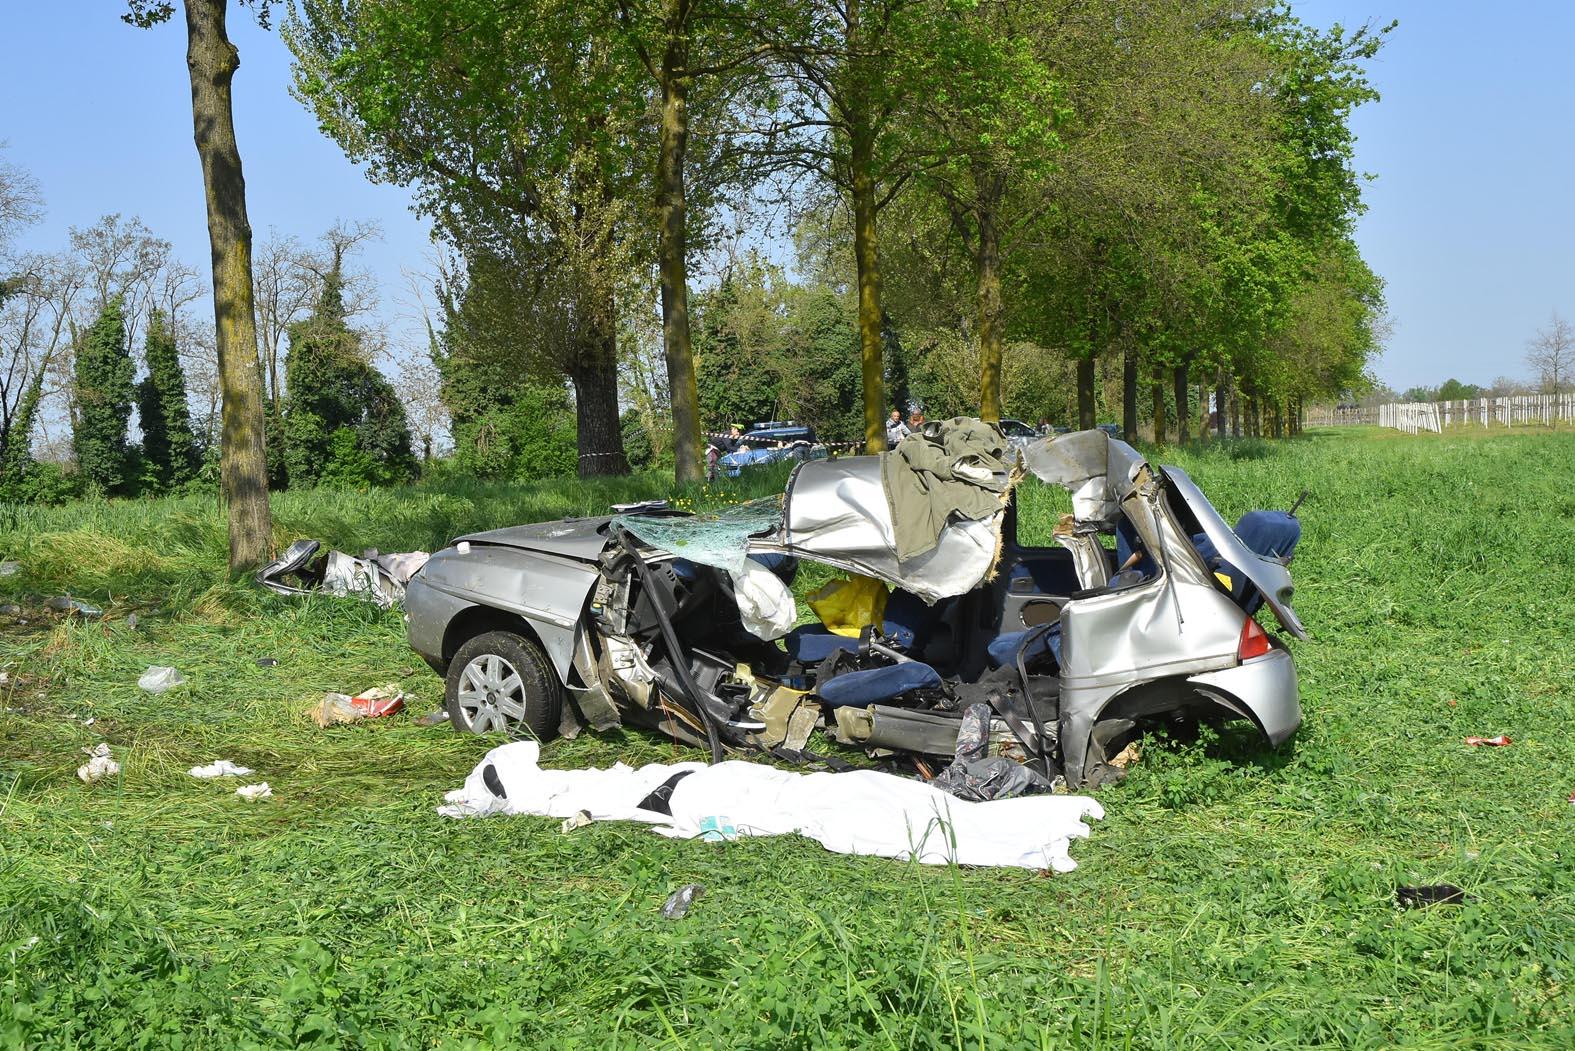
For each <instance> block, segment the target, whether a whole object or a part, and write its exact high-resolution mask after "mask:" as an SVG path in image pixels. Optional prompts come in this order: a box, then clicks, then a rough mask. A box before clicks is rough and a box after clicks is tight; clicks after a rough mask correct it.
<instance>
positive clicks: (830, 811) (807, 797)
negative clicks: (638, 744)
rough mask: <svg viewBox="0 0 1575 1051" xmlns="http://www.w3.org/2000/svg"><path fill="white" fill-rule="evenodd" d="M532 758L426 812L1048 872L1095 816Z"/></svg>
mask: <svg viewBox="0 0 1575 1051" xmlns="http://www.w3.org/2000/svg"><path fill="white" fill-rule="evenodd" d="M539 757H540V748H539V746H538V745H537V744H536V742H534V741H518V742H515V743H512V744H506V745H502V746H500V747H498V748H494V749H493V750H492V751H490V752H488V753H487V755H486V757H485V758H483V759H482V761H481V762H480V763H479V764H478V765H477V766H476V769H475V770H474V771H472V772H471V774H470V776H469V777H468V778H466V780H465V787H463V788H461V789H458V790H456V791H453V792H450V793H449V794H448V796H447V797H446V800H447V805H446V806H443V807H440V808H438V813H440V814H443V815H445V816H447V817H473V816H478V815H481V814H492V813H501V814H538V815H543V816H548V817H567V816H569V815H571V814H573V813H575V812H576V811H579V810H588V811H590V813H591V816H592V817H594V818H596V819H598V820H629V821H645V822H649V823H651V824H654V825H657V826H659V827H657V828H656V829H655V831H656V832H658V833H660V834H662V835H664V836H671V837H675V838H679V839H691V838H694V837H697V836H700V835H701V834H702V832H703V831H704V830H703V829H702V828H701V825H702V822H704V821H706V819H707V818H711V819H716V818H726V819H727V823H729V824H732V825H733V826H735V827H736V828H737V829H738V832H739V834H740V835H749V836H777V835H785V834H787V833H790V832H797V833H799V834H800V835H803V836H806V837H808V838H810V839H813V840H815V841H816V842H818V843H820V844H821V845H822V846H824V847H825V848H826V849H828V850H832V851H835V852H837V853H839V854H858V855H866V854H867V855H876V856H879V857H887V858H896V859H899V860H906V859H908V858H916V859H917V860H919V861H921V862H923V863H924V864H930V865H944V864H948V863H950V862H956V863H957V864H959V865H979V866H992V867H1008V868H1027V869H1042V868H1049V869H1054V870H1055V871H1057V872H1069V871H1071V870H1072V869H1074V868H1076V867H1077V862H1075V861H1073V860H1072V857H1071V853H1070V850H1069V847H1070V845H1071V841H1072V840H1073V839H1081V838H1085V837H1087V836H1088V835H1089V827H1088V825H1087V823H1086V821H1085V819H1087V818H1095V819H1097V818H1102V817H1104V810H1103V808H1101V807H1100V805H1099V803H1098V802H1096V801H1095V800H1093V799H1089V798H1087V797H1084V796H1070V795H1065V796H1057V795H1045V796H1024V797H1021V798H1018V799H1002V800H995V801H992V802H988V803H968V802H964V801H962V800H960V799H955V798H953V797H951V796H949V795H947V794H946V793H944V792H942V791H940V790H939V789H936V788H932V787H930V786H929V785H927V784H924V783H923V782H921V781H912V780H909V779H907V778H902V777H897V776H894V775H892V774H884V773H880V772H878V771H874V770H857V771H850V772H847V773H808V774H806V773H797V772H795V771H790V770H778V769H776V768H774V767H769V766H764V765H761V764H759V763H748V762H736V761H735V762H726V763H718V764H717V765H715V766H705V765H703V764H700V763H679V764H676V765H672V766H663V765H655V764H653V765H651V766H643V767H640V768H639V769H633V768H631V767H628V766H625V765H623V764H622V763H619V764H618V765H617V766H614V767H612V768H611V769H610V770H543V769H542V768H541V767H540V766H539V765H538V759H539ZM488 767H491V768H492V769H493V772H494V773H495V775H496V781H497V783H498V784H500V785H501V787H502V788H503V791H504V796H503V797H502V798H500V797H498V796H497V795H496V794H494V793H493V792H492V791H491V790H490V789H489V788H488V787H487V785H486V780H485V773H486V770H487V768H488ZM684 770H688V771H691V773H689V775H688V776H687V777H684V778H683V779H682V780H680V781H679V782H678V783H677V785H676V786H674V788H673V790H672V794H671V797H670V799H669V805H670V807H671V810H672V813H671V814H670V815H667V814H658V813H654V812H652V811H648V810H641V809H639V807H638V805H637V804H638V803H640V802H641V801H642V800H643V799H644V798H645V796H646V795H647V794H649V793H650V792H651V791H652V790H654V789H655V788H657V787H659V786H660V785H662V784H663V783H664V782H665V781H667V780H668V779H669V778H671V777H672V776H673V775H674V774H676V773H679V772H680V771H684ZM713 823H715V822H713Z"/></svg>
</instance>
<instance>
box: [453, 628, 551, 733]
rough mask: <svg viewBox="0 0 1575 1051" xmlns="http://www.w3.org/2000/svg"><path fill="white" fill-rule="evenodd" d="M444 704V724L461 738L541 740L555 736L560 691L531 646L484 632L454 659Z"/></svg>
mask: <svg viewBox="0 0 1575 1051" xmlns="http://www.w3.org/2000/svg"><path fill="white" fill-rule="evenodd" d="M445 701H446V703H447V707H448V719H449V723H450V725H452V726H453V727H454V729H456V730H458V731H460V732H461V733H474V734H488V733H502V734H506V735H507V736H508V737H510V738H535V739H536V740H539V741H546V740H549V739H551V738H552V737H555V736H556V735H557V732H558V721H559V719H560V717H561V716H562V714H563V687H562V684H561V683H559V682H558V676H557V672H556V671H555V670H554V669H553V667H552V664H551V662H550V661H548V660H547V655H546V654H545V653H544V652H542V649H541V647H540V646H538V645H537V644H536V643H535V642H533V641H532V640H530V639H527V638H524V637H523V636H520V635H516V634H514V633H513V632H511V631H489V632H486V633H484V634H481V635H477V636H476V637H475V638H473V639H471V640H470V641H468V642H466V643H465V644H464V645H463V646H461V647H460V648H459V652H458V653H456V654H454V659H453V660H452V661H451V662H450V663H449V668H448V681H447V689H446V691H445Z"/></svg>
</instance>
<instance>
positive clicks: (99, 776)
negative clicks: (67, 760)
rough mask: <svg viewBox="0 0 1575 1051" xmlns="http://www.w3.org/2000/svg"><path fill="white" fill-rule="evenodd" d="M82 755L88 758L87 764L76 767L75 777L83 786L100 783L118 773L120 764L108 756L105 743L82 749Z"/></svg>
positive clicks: (101, 742)
mask: <svg viewBox="0 0 1575 1051" xmlns="http://www.w3.org/2000/svg"><path fill="white" fill-rule="evenodd" d="M82 754H83V755H86V756H87V757H88V761H87V762H85V763H83V764H82V765H81V766H79V767H77V776H78V777H80V778H81V779H82V782H83V784H89V785H91V784H93V783H94V782H95V781H102V780H103V779H104V778H106V777H114V776H115V775H116V774H118V773H120V764H119V763H117V762H115V760H114V759H113V758H112V757H111V756H110V754H109V745H108V744H107V743H106V742H104V741H100V742H99V743H98V744H96V745H94V746H93V747H92V748H84V749H82Z"/></svg>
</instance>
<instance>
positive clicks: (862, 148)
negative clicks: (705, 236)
mask: <svg viewBox="0 0 1575 1051" xmlns="http://www.w3.org/2000/svg"><path fill="white" fill-rule="evenodd" d="M848 9H849V10H850V11H851V12H854V18H855V20H856V19H857V11H858V5H857V4H855V3H850V4H849V5H848ZM852 125H853V127H852V130H851V131H852V133H851V135H850V142H849V144H848V145H849V158H850V160H851V161H852V176H853V180H852V181H853V186H852V189H853V257H854V261H855V263H856V265H857V269H858V282H859V360H860V364H861V365H862V370H861V371H862V374H863V384H864V451H865V452H867V453H872V454H873V453H879V452H882V451H883V450H884V449H885V448H886V391H885V373H884V360H883V358H884V355H883V354H882V353H881V352H882V350H883V349H884V343H883V341H882V339H881V303H880V299H881V296H880V260H879V256H878V254H877V251H876V249H877V243H878V240H879V237H878V233H877V231H876V226H875V220H876V211H877V209H876V205H875V176H874V172H873V166H874V157H875V141H874V133H873V131H872V130H871V129H870V127H869V126H868V124H866V123H865V116H864V115H863V114H855V115H854V117H853V119H852Z"/></svg>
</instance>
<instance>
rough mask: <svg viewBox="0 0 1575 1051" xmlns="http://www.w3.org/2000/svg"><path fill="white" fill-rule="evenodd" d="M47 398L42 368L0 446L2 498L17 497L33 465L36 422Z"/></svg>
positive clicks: (0, 495) (24, 397)
mask: <svg viewBox="0 0 1575 1051" xmlns="http://www.w3.org/2000/svg"><path fill="white" fill-rule="evenodd" d="M43 397H44V370H43V369H42V368H40V369H39V370H38V372H37V374H36V375H34V376H33V382H31V383H29V384H28V385H27V393H26V394H24V395H22V404H21V406H20V407H19V408H18V409H17V412H16V417H15V418H14V419H13V420H12V421H11V430H10V431H9V432H8V433H7V434H6V435H5V441H4V442H3V443H0V497H4V498H7V499H11V498H15V496H16V495H17V487H18V486H20V485H21V484H22V478H23V476H24V475H26V474H27V469H28V467H29V466H30V465H31V464H32V462H33V443H32V437H33V420H34V418H35V417H37V416H38V403H39V402H40V401H41V400H43Z"/></svg>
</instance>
